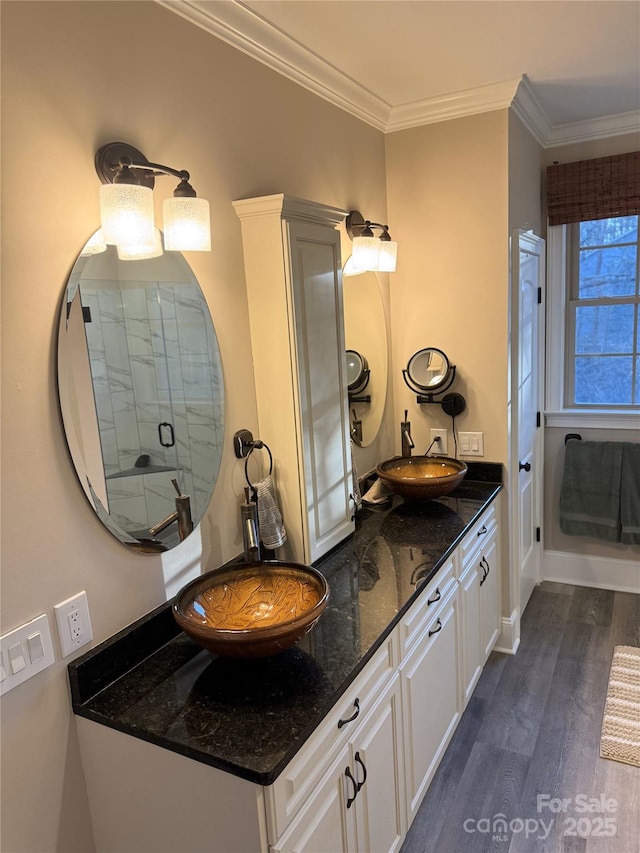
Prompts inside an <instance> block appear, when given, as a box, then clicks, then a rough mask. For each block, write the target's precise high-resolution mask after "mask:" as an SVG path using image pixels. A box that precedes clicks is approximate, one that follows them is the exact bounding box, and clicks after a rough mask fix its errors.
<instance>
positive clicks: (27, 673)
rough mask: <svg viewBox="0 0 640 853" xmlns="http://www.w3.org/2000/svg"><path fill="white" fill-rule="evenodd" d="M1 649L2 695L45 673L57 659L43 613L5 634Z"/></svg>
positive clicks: (0, 683) (0, 673)
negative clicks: (40, 673) (38, 674)
mask: <svg viewBox="0 0 640 853" xmlns="http://www.w3.org/2000/svg"><path fill="white" fill-rule="evenodd" d="M0 646H1V649H2V662H1V664H0V666H1V669H2V671H1V672H0V677H1V680H0V696H2V695H3V694H4V693H8V692H9V690H13V688H14V687H17V686H18V684H22V682H23V681H26V680H27V679H28V678H31V677H32V676H33V675H37V673H39V672H42V670H43V669H46V668H47V667H48V666H51V664H52V663H53V662H54V660H55V657H54V654H53V643H52V642H51V631H50V630H49V620H48V619H47V617H46V615H45V614H44V613H43V614H42V616H38V617H37V618H36V619H32V620H31V622H27V623H26V624H25V625H21V626H20V627H19V628H15V629H14V630H13V631H10V632H9V633H8V634H5V635H4V636H3V637H1V638H0ZM10 649H11V654H10V653H9V650H10ZM14 669H15V670H16V671H15V672H14Z"/></svg>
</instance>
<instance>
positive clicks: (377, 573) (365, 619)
mask: <svg viewBox="0 0 640 853" xmlns="http://www.w3.org/2000/svg"><path fill="white" fill-rule="evenodd" d="M500 480H501V466H499V465H491V464H482V463H481V464H475V465H473V464H472V465H470V471H469V474H468V476H467V479H466V480H465V481H463V483H462V484H461V485H460V486H459V487H458V488H457V489H456V491H455V492H453V493H452V494H451V495H449V496H447V497H444V498H441V499H439V500H435V501H424V502H414V503H409V502H407V503H405V502H404V501H403V499H401V498H394V499H393V503H392V506H391V507H389V508H386V509H380V508H375V509H369V510H367V509H365V510H363V511H362V512H361V513H359V515H358V519H357V522H356V531H355V533H354V535H353V536H351V537H349V538H348V539H347V540H346V541H344V542H343V543H342V544H340V545H339V546H338V547H337V548H335V549H334V550H333V551H332V552H331V553H330V554H328V555H327V556H326V557H324V558H323V559H322V560H320V561H318V562H317V563H316V565H317V567H318V568H319V569H320V570H321V571H322V572H323V573H324V574H325V576H326V577H327V579H328V581H329V584H330V587H331V597H330V601H329V605H328V606H327V609H326V610H325V612H324V614H323V616H322V618H321V619H320V621H319V622H318V624H317V625H316V626H315V628H314V629H313V630H312V631H311V633H310V634H309V635H308V636H307V637H305V638H304V639H303V640H302V641H301V642H300V643H299V644H298V645H297V646H296V647H294V648H291V649H287V650H285V651H283V652H282V653H281V654H279V655H276V656H275V657H273V658H269V659H266V660H257V661H233V660H224V659H222V658H215V657H213V656H211V655H210V654H209V653H208V652H206V651H203V650H202V649H201V648H199V647H198V646H196V645H195V644H193V643H192V641H191V640H189V638H188V637H186V635H184V634H182V633H181V632H180V631H179V629H178V627H177V625H176V624H175V623H174V620H173V617H172V615H171V610H170V604H166V605H163V606H162V607H160V608H158V609H157V610H156V611H154V612H153V613H151V614H148V615H147V616H146V617H144V618H143V619H141V620H139V621H138V622H136V623H135V624H134V625H131V626H130V627H129V628H127V629H125V630H124V631H122V632H120V634H118V635H116V636H115V637H113V638H111V639H110V640H108V641H106V642H105V643H103V644H102V645H100V646H98V647H97V648H96V649H94V650H92V651H91V652H89V653H88V654H87V655H84V656H83V657H81V658H79V659H77V660H76V661H74V662H73V663H72V664H70V666H69V672H70V680H71V687H72V697H73V708H74V711H75V713H76V715H77V723H78V732H79V738H80V745H81V751H82V760H83V765H84V770H85V775H86V781H87V788H88V791H89V799H90V806H91V814H92V820H93V827H94V834H95V841H96V846H97V850H98V851H101V853H102V851H117V853H126V851H130V853H134V851H135V853H143V851H150V853H151V851H153V853H160V851H167V853H168V851H173V852H175V851H177V850H180V851H184V853H195V851H210V853H234V851H238V853H240V851H242V853H248V851H255V853H267V851H273V853H276V851H277V853H285V851H316V853H320V851H321V853H340V851H355V850H358V851H362V853H372V851H392V850H398V849H399V848H400V846H401V844H402V841H403V838H404V836H405V834H406V831H407V828H408V826H409V825H410V823H411V821H412V820H413V818H414V816H415V813H416V811H417V809H418V807H419V805H420V802H421V800H422V798H423V796H424V794H425V792H426V790H427V787H428V785H429V783H430V781H431V779H432V778H433V775H434V773H435V771H436V769H437V766H438V763H439V761H440V759H441V757H442V755H443V753H444V750H445V749H446V747H447V744H448V743H449V740H450V739H451V737H452V735H453V732H454V731H455V728H456V725H457V723H458V721H459V719H460V716H461V714H462V712H463V710H464V707H465V705H466V702H467V701H468V698H469V697H470V695H471V693H472V691H473V688H474V687H475V684H476V682H477V680H478V678H479V676H480V673H481V671H482V667H483V665H484V663H485V661H486V658H487V656H488V654H489V652H490V651H491V649H492V647H493V645H494V643H495V641H496V638H497V636H498V632H499V625H500V616H499V614H500V602H499V597H500V582H499V577H500V556H499V492H500V489H501V485H500Z"/></svg>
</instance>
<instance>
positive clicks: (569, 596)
mask: <svg viewBox="0 0 640 853" xmlns="http://www.w3.org/2000/svg"><path fill="white" fill-rule="evenodd" d="M616 645H629V646H639V647H640V595H632V594H630V593H620V592H616V593H614V592H610V591H608V590H599V589H590V588H586V587H577V586H568V585H566V584H556V583H547V582H544V583H542V584H540V586H539V587H537V588H536V589H535V590H534V591H533V594H532V596H531V599H530V601H529V604H528V606H527V608H526V610H525V613H524V616H523V619H522V628H521V642H520V648H519V649H518V653H517V655H515V656H510V655H502V654H498V653H496V652H494V653H493V654H492V655H491V656H490V658H489V660H488V662H487V665H486V667H485V670H484V672H483V674H482V677H481V679H480V681H479V682H478V685H477V687H476V689H475V691H474V694H473V696H472V697H471V699H470V701H469V704H468V706H467V709H466V710H465V713H464V715H463V717H462V719H461V721H460V724H459V726H458V729H457V730H456V733H455V735H454V736H453V739H452V741H451V743H450V744H449V748H448V749H447V752H446V753H445V756H444V758H443V760H442V762H441V764H440V767H439V768H438V771H437V773H436V775H435V776H434V779H433V781H432V783H431V786H430V788H429V790H428V791H427V794H426V797H425V799H424V801H423V803H422V805H421V807H420V810H419V812H418V814H417V815H416V819H415V821H414V823H413V825H412V827H411V829H410V830H409V833H408V835H407V838H406V839H405V842H404V844H403V846H402V851H401V853H432V851H433V853H476V851H496V852H497V851H500V852H501V853H639V851H640V768H637V767H631V766H630V765H627V764H621V763H620V762H617V761H611V760H608V759H603V758H600V757H599V744H600V728H601V724H602V712H603V709H604V703H605V697H606V691H607V683H608V678H609V668H610V664H611V658H612V655H613V648H614V646H616ZM497 816H502V817H503V818H504V821H503V824H502V825H500V824H499V823H496V824H495V830H496V831H494V819H496V820H497V819H498V818H497ZM504 822H506V824H507V827H506V831H504V829H503V825H504ZM614 832H615V835H614V834H613V833H614Z"/></svg>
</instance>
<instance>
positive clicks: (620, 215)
mask: <svg viewBox="0 0 640 853" xmlns="http://www.w3.org/2000/svg"><path fill="white" fill-rule="evenodd" d="M545 189H546V201H547V214H548V221H549V227H548V229H547V261H548V266H547V273H548V275H547V287H546V299H545V301H546V306H547V310H546V334H547V353H546V376H545V417H546V423H547V425H549V426H563V427H578V426H580V425H584V426H585V427H593V428H603V429H636V430H637V429H638V428H639V427H640V352H639V351H640V316H639V315H640V304H639V303H640V292H639V285H638V264H639V263H640V259H639V255H640V248H639V245H638V224H639V220H640V151H631V152H628V153H626V154H614V155H612V156H610V157H598V158H594V159H591V160H579V161H577V162H574V163H569V162H568V163H564V162H554V163H553V164H552V165H551V166H549V167H548V168H547V171H546V188H545Z"/></svg>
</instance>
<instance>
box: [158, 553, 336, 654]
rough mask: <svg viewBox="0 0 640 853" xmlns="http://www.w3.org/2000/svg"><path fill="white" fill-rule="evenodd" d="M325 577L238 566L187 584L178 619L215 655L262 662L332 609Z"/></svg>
mask: <svg viewBox="0 0 640 853" xmlns="http://www.w3.org/2000/svg"><path fill="white" fill-rule="evenodd" d="M328 599H329V584H328V583H327V581H326V578H325V577H324V575H323V574H322V573H321V572H319V571H318V570H317V569H314V568H312V567H311V566H304V565H302V564H300V563H287V562H277V561H272V562H263V563H239V564H238V565H237V566H234V567H227V568H222V569H215V570H214V571H212V572H207V574H205V575H202V576H201V577H199V578H196V580H194V581H191V583H188V584H187V585H186V586H185V587H184V588H183V589H182V590H181V591H180V592H179V593H178V595H177V596H176V599H175V601H174V603H173V615H174V618H175V620H176V622H177V623H178V625H180V627H181V628H182V630H183V631H184V632H185V633H186V634H188V635H189V637H191V639H192V640H193V641H194V642H196V643H198V644H199V645H201V646H203V648H205V649H208V651H210V652H213V653H214V654H217V655H221V656H223V657H233V658H262V657H269V656H270V655H274V654H277V652H280V651H282V650H283V649H286V648H288V647H289V646H292V645H293V644H294V643H295V642H297V641H298V640H299V639H300V638H301V637H304V635H305V634H306V633H307V632H308V631H310V630H311V628H312V627H313V626H314V625H315V623H316V622H317V621H318V619H319V618H320V616H321V614H322V611H323V610H324V609H325V607H326V606H327V601H328Z"/></svg>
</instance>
